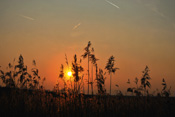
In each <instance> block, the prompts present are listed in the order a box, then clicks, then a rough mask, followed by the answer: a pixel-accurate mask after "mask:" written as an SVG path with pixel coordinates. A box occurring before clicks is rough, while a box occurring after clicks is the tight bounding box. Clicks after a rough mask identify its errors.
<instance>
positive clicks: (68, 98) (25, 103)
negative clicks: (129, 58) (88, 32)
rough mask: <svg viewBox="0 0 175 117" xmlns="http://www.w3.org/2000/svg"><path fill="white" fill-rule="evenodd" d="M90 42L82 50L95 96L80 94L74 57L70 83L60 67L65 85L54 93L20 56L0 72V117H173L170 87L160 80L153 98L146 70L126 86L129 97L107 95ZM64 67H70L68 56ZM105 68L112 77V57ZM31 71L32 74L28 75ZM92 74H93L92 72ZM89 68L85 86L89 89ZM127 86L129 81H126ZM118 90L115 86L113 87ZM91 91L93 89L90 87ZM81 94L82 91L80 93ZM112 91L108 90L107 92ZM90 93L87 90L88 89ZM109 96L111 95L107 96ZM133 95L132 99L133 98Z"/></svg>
mask: <svg viewBox="0 0 175 117" xmlns="http://www.w3.org/2000/svg"><path fill="white" fill-rule="evenodd" d="M90 45H91V43H90V42H89V43H88V46H87V47H86V48H85V50H86V52H85V53H84V55H83V57H84V58H86V57H87V56H88V64H89V60H91V62H92V63H93V64H94V65H95V66H96V84H97V85H96V86H97V89H98V93H97V94H96V95H85V94H83V93H80V90H81V89H82V88H83V87H84V82H83V77H84V75H83V74H82V72H83V67H82V66H81V60H80V62H78V61H77V56H76V54H75V56H74V61H73V62H72V69H71V71H72V72H73V76H72V78H73V84H74V86H72V81H71V87H68V86H67V82H66V80H65V74H64V73H65V72H64V65H63V64H62V65H61V69H60V73H59V76H58V77H59V78H60V79H62V81H63V82H64V88H62V89H60V87H59V82H58V83H57V84H56V86H54V90H53V91H47V90H45V89H44V87H43V82H44V79H43V80H42V79H41V78H40V76H39V70H38V69H37V67H36V62H35V61H33V65H34V67H33V68H32V69H31V71H28V68H27V66H26V65H25V64H24V61H23V57H22V55H20V56H19V60H18V63H17V64H16V65H15V64H13V65H12V64H11V63H9V65H8V69H7V71H3V70H1V69H0V78H1V80H2V83H3V85H1V86H0V114H1V115H3V116H59V117H60V116H61V117H65V116H70V117H72V116H85V117H86V116H87V117H90V116H95V117H96V116H101V117H103V116H106V117H107V116H145V117H147V116H175V98H174V97H169V96H170V94H171V91H170V90H171V87H170V88H169V89H167V83H166V82H165V79H163V80H162V90H161V92H157V96H153V94H150V93H149V91H148V88H151V83H150V82H149V80H150V79H151V77H150V76H149V69H148V67H147V66H146V68H145V69H144V71H143V76H142V77H141V78H140V79H139V78H135V81H134V83H135V87H129V88H128V89H127V92H131V93H132V96H124V95H123V94H122V92H121V91H120V90H118V94H117V95H109V94H107V92H106V89H105V86H104V84H105V79H106V76H105V74H106V73H104V72H103V70H102V69H100V68H99V69H98V66H97V63H96V61H97V59H96V57H95V55H94V54H92V53H91V52H90V50H89V47H90ZM66 64H67V66H68V67H69V64H68V60H67V56H66ZM106 69H107V70H108V72H109V73H110V74H111V73H112V72H113V73H114V72H115V71H116V69H118V68H114V57H113V56H111V57H110V59H109V61H108V63H107V65H106ZM30 72H31V73H30ZM92 74H93V72H92ZM89 78H90V76H89V69H88V83H87V84H88V86H89V83H90V82H89ZM127 83H128V84H130V83H131V82H130V79H128V82H127ZM116 86H117V87H119V86H118V85H116ZM92 90H93V87H92ZM83 92H84V91H83ZM110 92H111V91H110ZM88 94H89V88H88ZM92 94H93V91H92ZM110 94H111V93H110ZM134 94H135V96H133V95H134Z"/></svg>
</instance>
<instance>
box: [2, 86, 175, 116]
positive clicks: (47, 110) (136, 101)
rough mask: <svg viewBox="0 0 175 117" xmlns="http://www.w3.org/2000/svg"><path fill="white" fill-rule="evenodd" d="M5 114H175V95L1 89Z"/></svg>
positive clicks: (3, 112)
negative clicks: (150, 95)
mask: <svg viewBox="0 0 175 117" xmlns="http://www.w3.org/2000/svg"><path fill="white" fill-rule="evenodd" d="M0 114H1V115H3V116H19V115H22V116H59V117H65V116H71V117H72V116H85V117H86V116H87V117H88V116H145V117H146V116H175V98H174V97H149V96H147V97H144V96H141V97H139V96H136V97H135V96H133V97H126V96H110V95H101V96H100V95H94V96H87V95H81V94H79V95H76V94H59V93H55V92H49V91H44V90H21V89H12V88H2V87H1V88H0Z"/></svg>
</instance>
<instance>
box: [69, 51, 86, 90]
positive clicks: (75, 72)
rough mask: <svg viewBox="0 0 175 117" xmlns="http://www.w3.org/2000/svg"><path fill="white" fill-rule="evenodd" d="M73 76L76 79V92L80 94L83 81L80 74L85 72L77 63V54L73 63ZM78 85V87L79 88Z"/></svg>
mask: <svg viewBox="0 0 175 117" xmlns="http://www.w3.org/2000/svg"><path fill="white" fill-rule="evenodd" d="M72 71H73V73H72V75H73V77H74V83H75V91H76V92H79V91H80V85H81V84H79V81H80V79H81V76H80V73H81V72H83V71H84V69H83V67H82V66H81V65H80V64H79V63H78V62H77V56H76V54H75V55H74V61H73V62H72ZM77 84H78V86H77Z"/></svg>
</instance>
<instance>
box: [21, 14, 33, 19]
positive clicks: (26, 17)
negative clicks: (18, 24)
mask: <svg viewBox="0 0 175 117" xmlns="http://www.w3.org/2000/svg"><path fill="white" fill-rule="evenodd" d="M19 16H21V17H23V18H25V19H28V20H35V19H33V18H31V17H28V16H25V15H19Z"/></svg>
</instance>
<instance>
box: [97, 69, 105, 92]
mask: <svg viewBox="0 0 175 117" xmlns="http://www.w3.org/2000/svg"><path fill="white" fill-rule="evenodd" d="M104 75H105V74H104V73H103V70H102V69H99V74H98V76H97V78H96V80H97V88H98V94H105V93H106V89H105V87H104V85H105V80H106V77H104Z"/></svg>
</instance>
